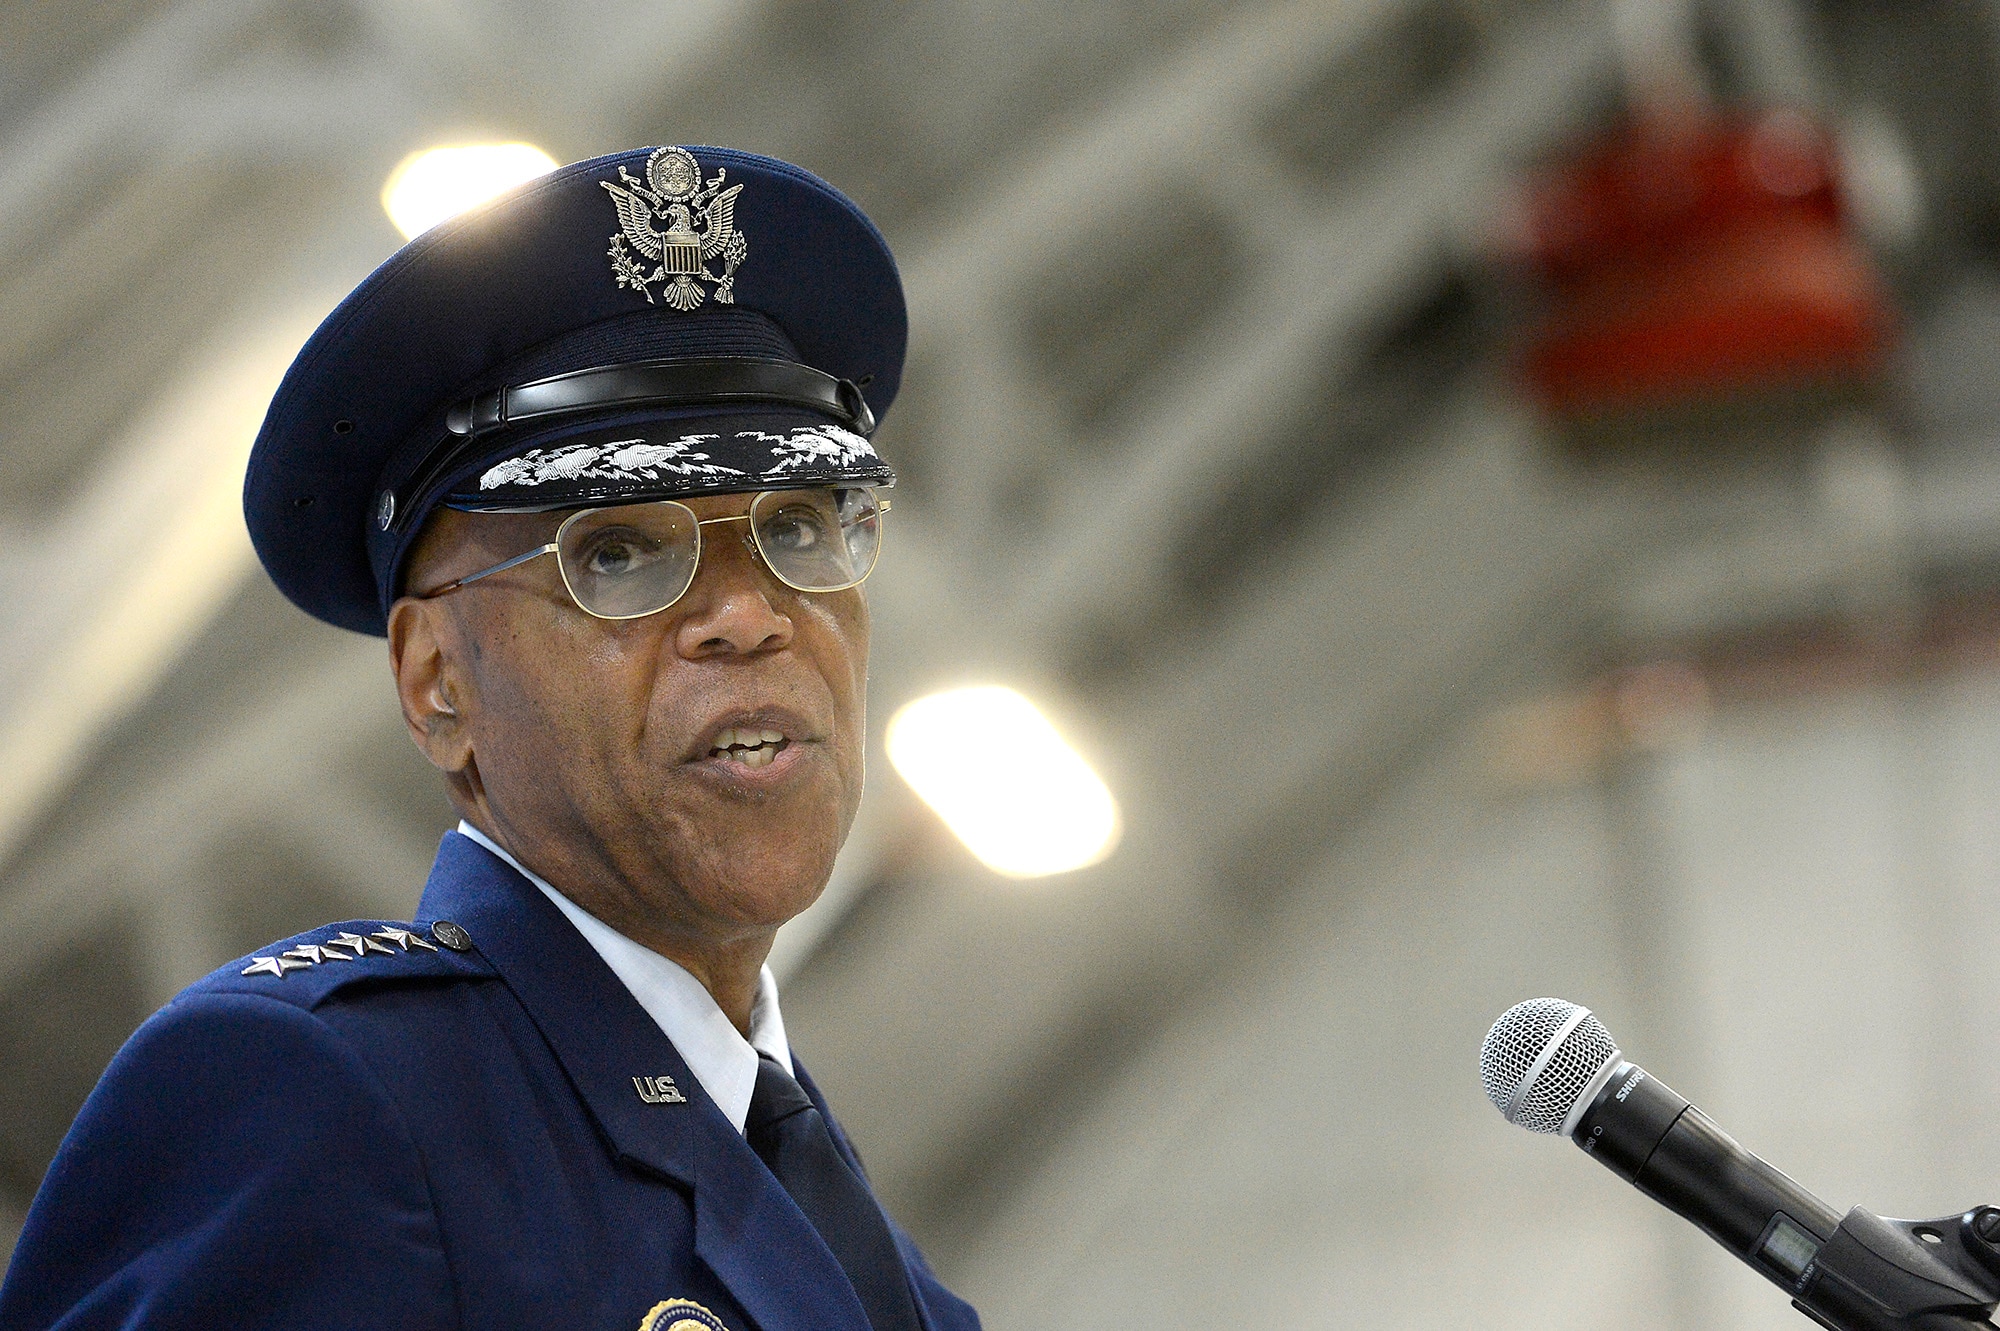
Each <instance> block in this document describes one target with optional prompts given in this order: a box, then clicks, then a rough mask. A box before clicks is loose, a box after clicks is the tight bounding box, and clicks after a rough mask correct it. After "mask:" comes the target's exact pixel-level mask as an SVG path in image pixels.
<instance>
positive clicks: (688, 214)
mask: <svg viewBox="0 0 2000 1331" xmlns="http://www.w3.org/2000/svg"><path fill="white" fill-rule="evenodd" d="M728 174H729V172H728V171H727V170H724V169H722V168H719V167H718V168H717V169H716V172H715V178H714V179H713V180H706V181H704V180H703V179H702V178H701V167H700V166H699V165H698V164H697V163H696V162H695V160H694V154H693V153H691V152H689V151H688V150H687V149H685V148H658V149H655V150H654V152H653V155H652V157H650V158H648V159H647V161H646V178H645V179H644V180H640V179H639V178H638V177H637V176H635V175H633V174H632V173H631V172H630V171H627V170H626V169H625V168H624V167H622V166H621V167H619V168H618V179H617V180H600V181H599V182H597V183H598V184H600V185H602V186H604V189H605V192H606V193H608V194H610V195H611V203H612V206H613V207H615V208H616V209H617V210H618V230H617V231H615V232H613V233H612V236H611V248H610V249H609V250H608V251H606V253H607V254H608V255H609V256H610V259H611V274H612V276H613V277H615V278H617V280H618V285H619V286H621V287H630V288H632V290H634V291H637V292H638V293H639V294H640V295H642V296H644V297H645V298H646V302H647V304H653V303H655V297H654V291H653V287H654V285H655V284H656V283H657V284H659V294H658V299H659V300H662V301H665V302H666V303H667V304H668V305H671V306H672V307H673V308H675V309H677V310H679V311H681V312H682V313H686V312H687V311H689V310H692V309H694V308H695V307H696V306H697V305H700V304H701V303H702V301H704V300H706V299H707V298H708V295H709V291H708V286H713V287H714V288H715V293H714V294H715V301H716V304H718V305H733V304H735V303H736V291H735V288H736V270H737V268H738V267H739V266H740V265H741V264H742V263H743V256H744V255H745V254H747V253H749V250H750V246H749V242H748V241H746V240H745V239H744V238H743V233H742V232H741V231H738V230H737V229H736V196H737V195H738V194H741V193H742V192H743V186H741V185H731V186H729V188H727V189H724V188H723V181H724V179H725V177H727V176H728ZM714 264H720V265H721V271H719V272H718V271H716V269H715V268H714V267H712V266H711V265H714ZM649 265H650V266H649ZM704 283H706V284H708V285H707V286H704V285H703V284H704Z"/></svg>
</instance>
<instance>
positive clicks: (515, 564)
mask: <svg viewBox="0 0 2000 1331" xmlns="http://www.w3.org/2000/svg"><path fill="white" fill-rule="evenodd" d="M794 489H827V490H869V491H872V490H873V489H874V487H873V486H867V485H841V486H803V487H792V488H791V489H785V490H759V491H757V492H756V493H755V494H753V495H751V496H750V506H749V508H748V509H746V510H745V511H744V512H741V513H732V514H729V515H728V516H727V517H720V518H704V517H697V516H696V514H695V511H694V510H693V509H691V508H689V507H688V506H687V505H686V504H683V503H682V502H681V501H680V500H678V499H651V500H640V501H638V502H637V503H632V504H595V505H592V506H591V507H589V508H580V509H578V510H577V511H576V512H574V513H572V514H570V515H569V516H568V517H566V518H564V519H563V520H562V525H561V526H559V527H557V528H556V536H555V539H554V540H552V541H550V542H548V543H547V544H545V545H539V546H537V547H535V548H534V549H533V550H524V551H522V552H521V553H520V554H518V555H515V556H514V557H513V558H511V559H503V560H501V561H500V562H499V563H497V564H493V565H489V566H488V567H486V568H482V569H480V570H479V571H478V572H476V573H468V574H466V575H465V576H464V577H462V578H453V579H452V580H451V581H450V582H447V583H445V584H443V585H442V586H439V587H433V588H431V589H430V590H429V591H424V592H410V593H409V596H410V597H411V599H413V600H418V601H429V600H434V599H436V598H437V597H440V596H445V595H448V594H449V593H451V592H455V591H457V590H458V589H459V588H461V587H465V586H468V585H470V584H472V583H475V582H478V581H479V580H480V579H481V578H488V577H491V576H493V575H494V574H495V573H505V572H506V571H507V570H508V569H510V568H519V567H520V566H521V565H522V564H525V563H527V562H528V561H529V560H531V559H540V558H541V557H542V556H543V555H559V554H560V553H561V550H562V538H563V534H564V533H565V532H567V531H568V530H569V528H570V525H571V524H572V523H574V522H576V521H577V520H578V519H580V518H584V517H587V516H589V515H590V514H592V513H601V512H603V511H604V510H605V509H607V508H639V507H654V506H660V505H667V504H671V505H672V506H673V507H675V508H678V509H679V510H680V511H681V512H683V513H685V514H687V515H688V519H689V521H690V522H691V523H693V525H694V534H695V539H694V565H693V567H691V568H690V569H689V570H688V580H687V586H685V587H682V588H681V589H680V591H679V592H678V593H677V594H676V595H675V596H674V599H673V600H671V601H668V602H667V603H666V604H665V605H660V606H655V607H653V608H652V609H651V610H640V611H636V612H634V613H633V614H629V615H606V614H601V613H599V612H598V611H596V610H592V609H591V608H590V607H589V606H587V605H585V604H584V603H583V598H582V597H580V596H578V595H577V594H576V588H575V587H574V586H572V585H571V584H570V580H569V570H568V569H566V568H564V567H563V562H562V560H561V559H560V558H558V559H557V560H556V573H557V574H558V575H559V576H560V577H561V578H562V584H563V591H565V592H567V593H568V594H569V599H570V601H571V603H572V604H574V605H575V606H576V608H577V609H579V610H581V611H583V613H584V614H586V615H589V616H590V617H591V618H593V619H607V620H613V621H618V620H627V619H644V618H646V616H648V615H657V614H659V613H660V612H661V611H662V610H671V609H672V608H673V607H674V606H675V605H677V604H679V602H680V600H681V598H682V597H683V596H686V595H687V594H688V591H689V589H690V588H692V587H693V586H694V580H695V579H696V578H697V577H699V576H700V575H701V548H702V540H701V529H702V528H703V527H713V526H716V525H718V524H720V523H724V522H750V521H751V519H752V517H753V516H754V515H755V514H756V512H757V505H758V504H760V503H762V502H763V501H764V499H765V498H766V497H767V496H769V495H774V494H790V493H792V492H793V490H794ZM874 499H875V519H876V521H878V522H879V521H881V518H882V515H883V514H884V513H887V512H888V511H889V499H888V496H886V495H875V496H874ZM743 544H744V546H745V547H747V548H748V549H749V551H750V554H751V557H752V558H754V559H755V560H756V561H757V562H758V563H760V564H762V565H763V566H764V569H765V571H766V572H768V573H769V574H770V575H771V576H772V577H774V578H776V579H777V580H778V581H779V582H782V583H783V584H785V586H787V587H790V588H791V589H792V590H793V591H796V592H807V593H815V594H816V593H822V592H844V591H847V590H848V589H849V588H851V587H859V586H860V585H861V584H862V583H864V582H866V581H868V574H870V573H873V572H874V571H875V565H876V564H877V563H879V562H880V560H881V551H880V549H879V548H878V549H877V551H876V558H875V559H873V560H870V561H869V564H868V568H867V569H866V570H865V571H864V572H863V573H862V575H861V576H860V577H858V578H856V579H854V580H853V581H852V582H844V583H841V584H840V585H839V586H838V587H801V586H799V585H798V584H797V583H796V582H793V581H792V580H791V579H790V578H787V577H786V576H785V575H784V574H783V573H780V572H779V571H778V570H777V568H776V566H775V565H773V564H772V562H771V557H770V556H769V555H768V554H766V553H765V551H764V544H763V538H762V537H760V536H759V535H758V534H757V528H756V526H755V524H754V523H753V524H752V525H751V526H750V528H749V530H747V531H745V532H744V533H743Z"/></svg>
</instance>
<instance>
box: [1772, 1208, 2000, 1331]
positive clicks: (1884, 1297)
mask: <svg viewBox="0 0 2000 1331" xmlns="http://www.w3.org/2000/svg"><path fill="white" fill-rule="evenodd" d="M1792 1306H1793V1307H1795V1308H1797V1309H1798V1310H1799V1311H1800V1312H1802V1313H1804V1314H1805V1315H1806V1316H1808V1317H1810V1318H1812V1319H1813V1320H1814V1321H1815V1322H1818V1323H1819V1324H1820V1325H1821V1326H1824V1327H1826V1328H1828V1331H1968V1329H1969V1328H1975V1327H1979V1328H1986V1331H1991V1328H1992V1323H1991V1321H1990V1320H1989V1319H1990V1318H1991V1317H1992V1315H1993V1311H1994V1308H1995V1307H1996V1306H2000V1208H1996V1207H1992V1206H1975V1207H1974V1208H1972V1209H1971V1210H1970V1211H1967V1212H1965V1213H1964V1214H1963V1215H1953V1216H1944V1217H1942V1218H1940V1219H1937V1220H1892V1219H1887V1218H1885V1217H1882V1216H1878V1215H1876V1214H1875V1213H1874V1212H1872V1211H1868V1210H1866V1209H1864V1208H1862V1207H1859V1206H1857V1207H1855V1208H1854V1209H1853V1210H1851V1211H1849V1212H1848V1213H1847V1215H1846V1217H1845V1218H1843V1219H1842V1220H1841V1222H1840V1226H1839V1228H1837V1229H1836V1230H1835V1231H1834V1232H1833V1236H1832V1237H1831V1238H1829V1239H1828V1240H1827V1241H1826V1242H1825V1243H1824V1244H1823V1245H1821V1246H1820V1248H1819V1251H1818V1252H1816V1253H1815V1254H1813V1257H1812V1259H1811V1261H1810V1262H1809V1263H1808V1264H1807V1265H1806V1267H1805V1269H1804V1270H1803V1271H1801V1272H1800V1274H1799V1280H1798V1284H1797V1285H1796V1287H1795V1296H1794V1298H1793V1300H1792Z"/></svg>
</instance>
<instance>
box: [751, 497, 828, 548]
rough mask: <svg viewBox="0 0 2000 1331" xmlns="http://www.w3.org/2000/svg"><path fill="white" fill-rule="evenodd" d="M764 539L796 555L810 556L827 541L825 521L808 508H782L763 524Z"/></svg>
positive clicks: (823, 517) (820, 515)
mask: <svg viewBox="0 0 2000 1331" xmlns="http://www.w3.org/2000/svg"><path fill="white" fill-rule="evenodd" d="M764 539H765V540H766V541H768V542H770V543H772V544H773V545H776V546H778V547H781V548H783V549H785V550H790V551H794V552H796V553H798V554H802V555H803V554H811V553H813V552H814V551H816V550H818V549H819V547H820V546H821V545H823V544H824V543H825V542H826V540H827V521H826V518H825V516H824V515H823V514H821V513H819V512H817V511H816V510H813V509H810V508H784V509H780V510H778V511H777V512H776V513H773V514H772V515H771V516H770V518H769V519H768V520H767V521H766V522H765V524H764Z"/></svg>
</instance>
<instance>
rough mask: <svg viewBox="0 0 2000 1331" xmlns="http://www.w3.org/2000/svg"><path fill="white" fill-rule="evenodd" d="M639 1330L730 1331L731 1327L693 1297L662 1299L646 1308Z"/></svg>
mask: <svg viewBox="0 0 2000 1331" xmlns="http://www.w3.org/2000/svg"><path fill="white" fill-rule="evenodd" d="M639 1331H729V1328H728V1327H726V1326H724V1325H723V1324H722V1319H721V1318H720V1317H717V1316H716V1315H715V1314H714V1313H712V1312H710V1311H709V1310H708V1309H706V1308H704V1307H702V1306H701V1305H700V1304H699V1303H696V1302H695V1301H694V1300H693V1299H662V1300H661V1301H660V1302H658V1303H656V1304H654V1305H653V1306H652V1307H651V1308H649V1309H647V1310H646V1316H645V1319H644V1320H643V1321H641V1322H640V1323H639Z"/></svg>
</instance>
